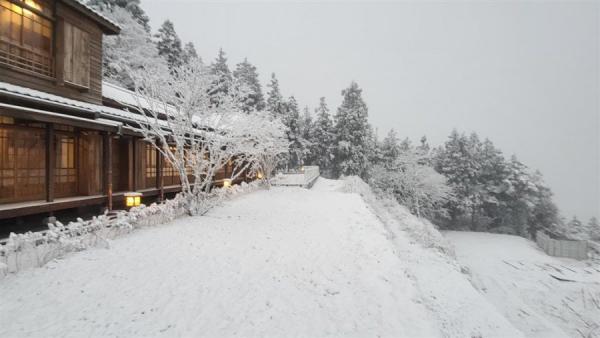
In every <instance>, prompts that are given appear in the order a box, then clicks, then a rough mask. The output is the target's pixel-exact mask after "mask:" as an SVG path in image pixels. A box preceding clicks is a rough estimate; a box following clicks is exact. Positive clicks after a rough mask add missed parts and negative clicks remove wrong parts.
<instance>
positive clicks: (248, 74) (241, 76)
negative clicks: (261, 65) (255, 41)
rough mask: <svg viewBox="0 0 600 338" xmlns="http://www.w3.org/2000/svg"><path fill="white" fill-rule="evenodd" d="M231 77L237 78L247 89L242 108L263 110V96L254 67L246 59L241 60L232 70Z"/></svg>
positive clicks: (249, 110)
mask: <svg viewBox="0 0 600 338" xmlns="http://www.w3.org/2000/svg"><path fill="white" fill-rule="evenodd" d="M233 77H234V78H235V79H236V80H237V83H239V84H241V85H243V86H245V87H246V88H247V90H248V94H247V95H246V97H245V99H244V100H243V102H242V103H243V106H242V110H244V111H245V112H251V111H255V110H263V109H264V108H265V98H264V96H263V93H262V88H261V86H260V81H259V80H258V73H257V72H256V67H255V66H254V65H252V64H251V63H250V62H248V59H244V61H243V62H241V63H238V64H237V66H236V69H235V70H234V71H233Z"/></svg>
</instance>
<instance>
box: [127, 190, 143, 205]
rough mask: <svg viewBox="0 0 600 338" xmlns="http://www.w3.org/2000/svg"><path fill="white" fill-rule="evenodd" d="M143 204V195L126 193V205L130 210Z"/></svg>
mask: <svg viewBox="0 0 600 338" xmlns="http://www.w3.org/2000/svg"><path fill="white" fill-rule="evenodd" d="M140 204H142V194H141V193H139V192H126V193H125V205H126V206H127V207H128V208H131V207H138V206H139V205H140Z"/></svg>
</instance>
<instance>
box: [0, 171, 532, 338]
mask: <svg viewBox="0 0 600 338" xmlns="http://www.w3.org/2000/svg"><path fill="white" fill-rule="evenodd" d="M349 182H350V183H352V181H346V182H343V181H329V180H324V179H319V180H318V181H317V182H316V184H315V186H314V187H313V189H312V190H306V189H301V188H292V187H281V188H272V189H271V190H265V191H258V192H254V193H251V194H247V195H243V196H240V197H238V198H235V199H234V200H231V201H229V202H228V203H227V204H225V205H223V206H221V207H218V208H215V209H213V210H211V211H210V212H209V213H208V214H207V215H205V216H199V217H184V218H181V219H178V220H175V221H173V222H171V223H169V224H165V225H161V226H157V227H154V228H144V229H141V230H139V231H136V232H133V233H131V234H129V235H126V236H123V237H120V238H118V239H116V240H114V241H111V242H110V248H108V249H91V250H87V251H83V252H79V253H76V254H71V255H68V256H66V257H65V258H64V259H61V260H57V261H54V262H51V263H49V264H48V265H46V266H45V267H43V268H37V269H31V270H26V271H23V272H21V273H19V274H14V275H9V276H7V277H6V278H4V279H3V280H0V295H2V299H1V301H0V336H1V337H14V336H19V337H20V336H33V337H49V336H74V337H79V336H90V337H96V336H121V337H131V336H165V337H176V336H193V337H197V336H204V337H232V336H240V337H289V336H302V337H324V336H343V337H366V336H368V337H375V336H380V337H479V336H481V337H494V336H498V337H518V336H521V332H520V331H519V330H517V329H516V328H515V327H514V326H512V325H511V324H510V323H509V322H508V321H507V320H506V319H505V318H504V317H503V316H502V315H501V314H500V313H499V312H498V311H497V310H496V308H495V307H494V306H492V305H491V304H490V303H489V302H488V301H487V300H486V299H485V297H484V296H483V295H482V294H480V293H479V292H478V291H476V290H475V288H473V286H472V285H471V283H470V282H469V281H468V280H467V278H466V277H465V275H464V274H462V273H461V272H460V269H459V266H458V265H457V264H456V263H455V262H454V260H453V258H451V257H449V256H448V255H446V254H445V253H442V252H441V251H440V250H436V249H435V248H434V247H429V246H428V245H423V244H422V242H423V240H424V239H425V238H427V239H428V238H432V237H431V235H429V236H415V235H414V234H415V233H418V232H419V231H416V230H414V229H413V230H414V231H412V232H409V231H406V228H407V227H420V226H423V223H420V221H419V220H418V219H416V218H414V217H412V216H410V214H408V215H405V214H402V219H400V218H398V217H399V216H398V215H399V214H394V213H388V211H386V210H387V209H386V208H387V207H386V206H381V207H379V206H378V205H377V203H378V202H377V201H376V200H374V199H372V196H371V195H369V193H370V191H369V190H367V188H365V186H363V185H360V184H359V185H357V186H355V187H353V188H351V189H347V185H348V184H349ZM348 190H352V191H354V192H358V193H347V192H343V191H348ZM361 195H362V197H361ZM375 211H377V212H378V214H377V215H376V214H375V213H374V212H375Z"/></svg>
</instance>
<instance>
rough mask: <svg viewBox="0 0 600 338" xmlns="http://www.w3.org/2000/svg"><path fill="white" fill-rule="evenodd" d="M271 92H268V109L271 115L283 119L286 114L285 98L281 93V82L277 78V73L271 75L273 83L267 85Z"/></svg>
mask: <svg viewBox="0 0 600 338" xmlns="http://www.w3.org/2000/svg"><path fill="white" fill-rule="evenodd" d="M267 87H269V91H268V92H267V104H266V108H267V110H268V111H269V112H271V114H273V115H275V116H280V117H282V116H283V115H284V112H285V109H284V108H285V107H284V102H283V97H282V96H281V92H280V91H279V81H278V80H277V77H276V76H275V73H271V82H269V84H268V85H267Z"/></svg>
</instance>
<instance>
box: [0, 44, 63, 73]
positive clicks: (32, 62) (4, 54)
mask: <svg viewBox="0 0 600 338" xmlns="http://www.w3.org/2000/svg"><path fill="white" fill-rule="evenodd" d="M0 65H8V66H12V67H15V68H19V69H22V70H25V71H29V72H33V73H37V74H41V75H44V76H49V77H53V76H54V62H53V60H52V57H50V56H48V55H44V54H41V53H39V52H36V51H33V50H31V49H29V48H26V47H23V46H19V45H17V44H14V43H12V42H8V41H6V40H0Z"/></svg>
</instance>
